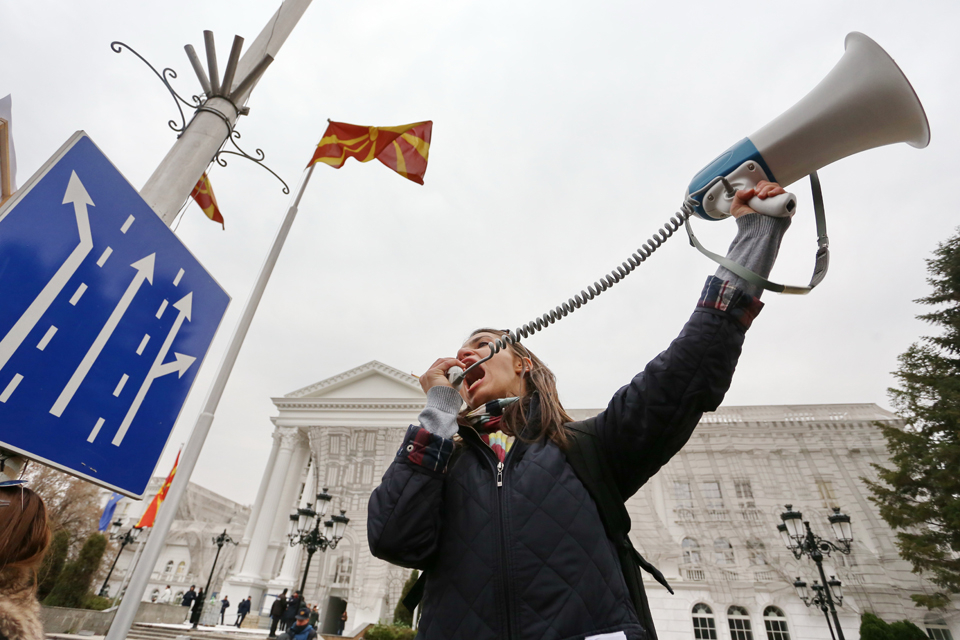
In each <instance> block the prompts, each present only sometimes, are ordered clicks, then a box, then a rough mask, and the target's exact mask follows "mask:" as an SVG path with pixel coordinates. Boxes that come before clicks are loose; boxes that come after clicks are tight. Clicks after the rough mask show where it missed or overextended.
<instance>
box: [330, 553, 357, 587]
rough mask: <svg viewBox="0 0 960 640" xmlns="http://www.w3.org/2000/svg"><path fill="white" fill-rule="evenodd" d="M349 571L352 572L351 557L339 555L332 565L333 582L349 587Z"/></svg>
mask: <svg viewBox="0 0 960 640" xmlns="http://www.w3.org/2000/svg"><path fill="white" fill-rule="evenodd" d="M351 573H353V559H351V558H348V557H347V556H340V557H339V558H337V562H336V564H335V565H334V567H333V584H334V585H337V586H343V587H349V586H350V574H351Z"/></svg>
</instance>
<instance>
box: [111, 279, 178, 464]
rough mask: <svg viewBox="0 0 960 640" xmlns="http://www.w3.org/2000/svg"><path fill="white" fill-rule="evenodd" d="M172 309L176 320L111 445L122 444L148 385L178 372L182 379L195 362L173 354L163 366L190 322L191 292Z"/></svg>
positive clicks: (148, 388)
mask: <svg viewBox="0 0 960 640" xmlns="http://www.w3.org/2000/svg"><path fill="white" fill-rule="evenodd" d="M173 308H174V309H176V310H177V311H179V312H180V313H179V314H177V319H176V320H174V321H173V326H172V327H170V332H169V333H168V334H167V337H166V338H165V339H164V341H163V345H162V346H161V347H160V352H159V353H158V354H157V357H156V358H155V359H154V361H153V366H151V367H150V371H149V373H147V377H146V379H144V381H143V384H142V385H140V390H139V391H137V397H136V398H134V399H133V403H132V404H131V405H130V409H128V410H127V415H125V416H124V417H123V422H122V423H120V428H119V429H118V430H117V435H115V436H113V440H112V442H113V444H114V445H116V446H118V447H119V446H120V443H121V442H123V438H124V436H126V435H127V429H129V428H130V423H132V422H133V419H134V418H135V417H136V415H137V411H139V410H140V405H141V404H143V399H144V398H145V397H146V395H147V392H148V391H149V390H150V385H152V384H153V381H154V380H156V379H157V378H159V377H161V376H165V375H167V374H170V373H173V372H175V371H176V372H179V375H178V376H177V377H178V378H182V377H183V374H184V373H186V372H187V369H189V368H190V365H192V364H193V363H194V361H196V358H194V357H191V356H185V355H183V354H182V353H174V355H175V356H176V358H177V359H176V360H174V361H172V362H168V363H166V364H163V359H164V358H166V357H167V352H168V351H170V345H171V344H173V339H174V338H176V337H177V333H178V332H179V331H180V326H181V325H182V324H183V321H184V319H186V320H187V321H188V322H189V321H190V315H191V313H192V312H193V292H192V291H191V292H190V293H188V294H187V295H185V296H184V297H182V298H181V299H180V300H178V301H177V302H175V303H174V304H173Z"/></svg>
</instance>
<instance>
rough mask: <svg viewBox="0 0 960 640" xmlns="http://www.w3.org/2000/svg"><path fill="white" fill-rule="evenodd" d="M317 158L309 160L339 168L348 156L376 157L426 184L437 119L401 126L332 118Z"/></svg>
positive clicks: (367, 159)
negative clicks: (336, 120)
mask: <svg viewBox="0 0 960 640" xmlns="http://www.w3.org/2000/svg"><path fill="white" fill-rule="evenodd" d="M329 122H330V126H328V127H327V130H326V131H325V132H324V134H323V138H321V139H320V144H318V145H317V150H316V151H315V152H314V154H313V158H311V159H310V162H309V163H308V164H307V166H308V167H309V166H310V165H312V164H314V163H316V162H322V163H324V164H327V165H330V166H331V167H333V168H334V169H339V168H340V167H342V166H343V163H344V162H346V161H347V158H356V159H357V160H358V161H360V162H370V161H371V160H373V159H374V158H376V159H377V160H379V161H380V162H382V163H383V164H385V165H387V166H388V167H390V168H391V169H393V170H394V171H396V172H397V173H399V174H400V175H402V176H403V177H404V178H407V179H408V180H412V181H414V182H416V183H417V184H423V174H424V173H426V171H427V157H428V156H429V155H430V134H431V133H432V131H433V122H432V121H430V120H427V121H425V122H414V123H413V124H404V125H400V126H399V127H364V126H360V125H356V124H347V123H345V122H333V121H329Z"/></svg>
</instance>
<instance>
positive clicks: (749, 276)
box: [684, 171, 830, 295]
mask: <svg viewBox="0 0 960 640" xmlns="http://www.w3.org/2000/svg"><path fill="white" fill-rule="evenodd" d="M810 190H811V191H812V192H813V213H814V220H815V221H816V224H817V255H816V261H815V263H814V266H813V276H812V277H811V278H810V284H808V285H806V286H795V285H787V284H777V283H776V282H770V281H769V280H767V279H766V278H764V277H763V276H760V275H758V274H756V273H754V272H753V271H750V270H749V269H747V268H746V267H744V266H743V265H741V264H738V263H736V262H734V261H733V260H730V259H728V258H725V257H723V256H721V255H718V254H716V253H714V252H712V251H710V250H709V249H707V248H706V247H704V246H703V245H702V244H700V241H699V240H698V239H697V236H696V235H695V234H694V233H693V227H692V226H691V224H690V218H689V217H688V218H686V220H684V226H685V227H686V229H687V236H689V238H690V244H691V245H692V246H694V247H696V249H697V250H698V251H699V252H700V253H702V254H703V255H705V256H707V257H708V258H710V259H711V260H713V261H714V262H716V263H717V264H719V265H720V266H722V267H725V268H726V269H729V270H730V271H732V272H733V273H735V274H737V275H738V276H740V277H741V278H743V279H744V280H746V281H747V282H749V283H751V284H755V285H757V286H758V287H762V288H764V289H766V290H768V291H775V292H776V293H787V294H794V295H803V294H807V293H810V292H811V291H812V290H813V288H814V287H816V286H817V285H818V284H820V283H821V282H822V281H823V278H824V277H825V276H826V275H827V269H828V268H829V266H830V239H829V238H828V237H827V219H826V213H825V211H824V206H823V191H822V190H821V188H820V178H819V176H817V172H816V171H814V172H813V173H811V174H810Z"/></svg>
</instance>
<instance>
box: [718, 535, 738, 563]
mask: <svg viewBox="0 0 960 640" xmlns="http://www.w3.org/2000/svg"><path fill="white" fill-rule="evenodd" d="M713 559H714V561H715V562H716V563H717V564H734V562H735V559H734V557H733V547H731V546H730V543H729V542H728V541H727V540H726V539H724V538H717V539H716V540H714V541H713Z"/></svg>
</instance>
